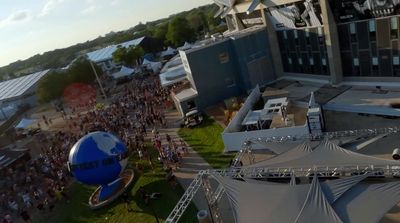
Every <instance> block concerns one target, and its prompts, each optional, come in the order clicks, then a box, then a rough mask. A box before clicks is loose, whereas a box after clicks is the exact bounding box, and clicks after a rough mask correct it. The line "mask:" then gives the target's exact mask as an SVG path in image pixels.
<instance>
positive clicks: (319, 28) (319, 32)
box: [318, 27, 324, 37]
mask: <svg viewBox="0 0 400 223" xmlns="http://www.w3.org/2000/svg"><path fill="white" fill-rule="evenodd" d="M318 36H320V37H321V36H324V32H323V30H322V27H318Z"/></svg>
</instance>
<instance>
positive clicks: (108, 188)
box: [89, 170, 134, 209]
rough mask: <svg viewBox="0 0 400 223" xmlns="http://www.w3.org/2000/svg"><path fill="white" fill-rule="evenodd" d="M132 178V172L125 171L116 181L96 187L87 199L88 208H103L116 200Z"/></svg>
mask: <svg viewBox="0 0 400 223" xmlns="http://www.w3.org/2000/svg"><path fill="white" fill-rule="evenodd" d="M133 178H134V172H133V170H125V171H124V172H122V174H121V175H120V178H118V179H117V180H115V181H113V182H111V183H109V184H107V185H102V186H100V187H98V188H97V189H96V190H95V191H94V193H93V194H92V195H91V196H90V198H89V206H90V208H92V209H97V208H101V207H104V206H106V205H108V204H110V203H111V202H113V201H114V200H116V199H117V198H118V197H119V196H120V195H121V194H122V193H124V192H125V191H126V189H127V188H128V187H129V185H130V184H131V183H132V181H133Z"/></svg>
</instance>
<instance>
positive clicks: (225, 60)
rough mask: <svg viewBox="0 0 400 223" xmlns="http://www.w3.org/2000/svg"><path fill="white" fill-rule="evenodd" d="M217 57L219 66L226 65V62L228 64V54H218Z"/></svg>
mask: <svg viewBox="0 0 400 223" xmlns="http://www.w3.org/2000/svg"><path fill="white" fill-rule="evenodd" d="M218 57H219V62H220V63H221V64H224V63H228V62H229V54H228V53H220V54H219V55H218Z"/></svg>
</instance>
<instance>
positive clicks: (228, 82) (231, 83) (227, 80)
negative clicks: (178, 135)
mask: <svg viewBox="0 0 400 223" xmlns="http://www.w3.org/2000/svg"><path fill="white" fill-rule="evenodd" d="M225 84H226V87H234V86H235V85H236V83H235V80H234V79H232V78H225Z"/></svg>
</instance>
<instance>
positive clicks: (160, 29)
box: [153, 22, 169, 43]
mask: <svg viewBox="0 0 400 223" xmlns="http://www.w3.org/2000/svg"><path fill="white" fill-rule="evenodd" d="M168 24H169V23H168V22H165V23H162V24H160V25H158V26H157V27H156V28H155V29H154V34H153V37H154V38H156V39H159V40H161V41H162V42H163V43H165V41H166V39H167V38H166V36H167V32H168Z"/></svg>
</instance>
